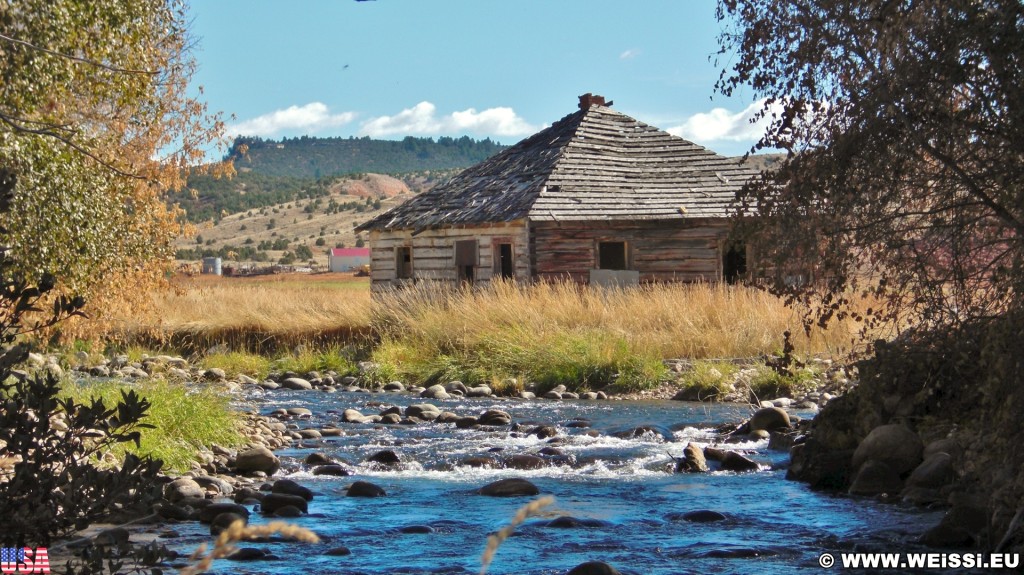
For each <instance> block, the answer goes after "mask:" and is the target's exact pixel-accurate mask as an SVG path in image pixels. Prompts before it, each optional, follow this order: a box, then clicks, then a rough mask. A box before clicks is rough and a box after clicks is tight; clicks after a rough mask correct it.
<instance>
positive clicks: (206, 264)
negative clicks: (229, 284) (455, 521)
mask: <svg viewBox="0 0 1024 575" xmlns="http://www.w3.org/2000/svg"><path fill="white" fill-rule="evenodd" d="M202 273H204V274H212V275H215V276H219V275H221V259H220V258H203V267H202Z"/></svg>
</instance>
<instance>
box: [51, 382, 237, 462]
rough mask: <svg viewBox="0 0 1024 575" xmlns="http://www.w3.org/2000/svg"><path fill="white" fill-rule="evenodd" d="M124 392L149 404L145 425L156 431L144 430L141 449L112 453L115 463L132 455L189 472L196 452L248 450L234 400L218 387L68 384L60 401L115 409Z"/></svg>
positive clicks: (125, 448) (125, 447) (131, 446)
mask: <svg viewBox="0 0 1024 575" xmlns="http://www.w3.org/2000/svg"><path fill="white" fill-rule="evenodd" d="M125 391H133V392H135V393H138V395H139V396H141V397H142V398H143V400H145V401H147V402H149V406H150V407H149V410H148V411H147V413H146V416H145V418H143V419H142V422H143V423H146V424H149V425H153V426H154V428H153V429H142V430H140V437H139V444H138V446H135V445H134V444H124V443H122V444H119V445H118V446H116V447H115V448H114V449H112V450H111V454H112V455H114V456H115V457H116V458H117V459H119V460H123V459H124V457H125V455H126V453H134V454H136V455H139V456H142V457H145V456H149V457H152V458H153V459H160V460H163V462H164V466H165V468H168V469H171V470H174V471H179V472H183V471H188V470H189V469H191V468H192V463H193V462H194V461H197V457H196V455H197V452H198V451H199V450H200V449H203V448H208V447H209V446H210V445H212V444H214V443H216V444H218V445H222V446H225V447H231V446H239V445H242V444H244V442H245V438H244V437H243V436H242V434H241V432H240V426H241V421H240V419H239V414H238V413H237V412H236V411H234V410H233V409H231V406H230V405H229V401H230V397H229V395H228V394H225V393H223V392H222V391H221V390H219V389H218V388H216V387H211V386H203V387H192V386H183V385H179V384H172V383H168V382H166V381H162V380H150V381H146V382H140V383H132V384H126V383H123V382H117V381H105V382H89V383H64V384H63V386H62V388H61V394H60V395H61V396H62V397H70V398H73V399H74V400H76V401H79V402H82V401H89V400H91V399H102V400H103V401H104V402H105V403H106V404H107V405H113V404H114V403H116V401H117V400H118V398H120V397H121V394H122V393H123V392H125Z"/></svg>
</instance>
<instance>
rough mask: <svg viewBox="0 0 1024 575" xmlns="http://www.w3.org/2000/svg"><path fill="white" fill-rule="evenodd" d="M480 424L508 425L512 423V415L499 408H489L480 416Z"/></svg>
mask: <svg viewBox="0 0 1024 575" xmlns="http://www.w3.org/2000/svg"><path fill="white" fill-rule="evenodd" d="M479 421H480V425H495V426H498V425H508V424H510V423H512V416H511V415H510V414H509V413H508V412H506V411H501V410H499V409H488V410H487V411H485V412H483V414H481V415H480V417H479Z"/></svg>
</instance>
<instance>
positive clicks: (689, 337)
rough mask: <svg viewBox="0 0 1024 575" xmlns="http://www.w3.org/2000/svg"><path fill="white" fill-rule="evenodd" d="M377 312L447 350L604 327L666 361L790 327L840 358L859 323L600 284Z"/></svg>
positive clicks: (405, 333)
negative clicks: (807, 319)
mask: <svg viewBox="0 0 1024 575" xmlns="http://www.w3.org/2000/svg"><path fill="white" fill-rule="evenodd" d="M373 316H374V326H375V328H377V330H378V331H379V332H381V334H382V335H384V336H391V337H396V338H402V339H410V338H412V339H422V340H430V341H435V342H439V343H440V345H441V346H442V347H443V346H444V345H445V344H446V343H447V344H452V345H458V344H460V343H466V342H468V341H474V340H479V339H481V338H486V337H490V336H493V334H495V333H499V332H503V331H508V330H516V331H524V332H526V333H528V334H532V335H533V336H534V337H537V338H539V339H543V338H545V336H547V335H550V334H552V333H558V334H561V333H566V332H569V333H584V332H594V331H599V332H603V333H607V334H611V335H615V336H621V337H622V338H623V339H625V340H626V341H628V342H629V345H630V346H631V347H633V348H635V349H644V350H648V351H651V352H652V353H655V354H656V355H659V356H660V357H663V358H669V357H679V358H731V357H742V358H745V357H753V356H756V355H760V354H764V353H769V352H772V351H774V350H776V349H779V348H781V345H782V334H783V332H785V331H787V330H788V331H790V332H791V333H792V334H793V339H794V343H795V344H796V345H797V349H798V351H799V352H801V353H805V354H842V353H845V352H847V351H848V350H849V348H850V345H851V342H852V341H853V337H854V335H855V333H856V329H857V326H856V325H855V324H853V323H852V322H835V323H834V324H833V325H832V326H831V327H830V328H829V329H828V330H821V329H814V330H812V332H811V334H810V336H807V335H805V334H804V331H803V328H802V324H801V313H800V311H799V310H794V309H791V308H788V307H786V306H785V305H783V303H782V301H781V300H780V299H779V298H777V297H775V296H772V295H770V294H768V293H766V292H763V291H760V290H756V289H752V288H745V287H733V286H727V285H722V284H690V285H682V284H671V285H651V286H645V287H640V288H637V289H626V290H600V289H588V288H580V287H579V286H577V285H575V284H568V283H556V284H536V285H521V284H515V283H508V282H495V283H494V284H493V285H491V286H489V287H487V288H485V289H481V290H466V289H464V290H455V291H453V290H429V289H425V288H424V289H416V290H405V291H398V292H391V293H388V294H385V295H384V296H382V297H379V298H377V300H376V301H375V302H374V312H373Z"/></svg>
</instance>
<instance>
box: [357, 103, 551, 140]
mask: <svg viewBox="0 0 1024 575" xmlns="http://www.w3.org/2000/svg"><path fill="white" fill-rule="evenodd" d="M539 129H540V128H539V127H537V126H533V125H531V124H530V123H528V122H527V121H526V120H524V119H522V118H520V117H519V116H517V115H516V112H515V110H513V109H512V108H506V107H497V108H488V109H486V110H483V111H479V112H478V111H477V110H476V109H475V108H468V109H466V110H463V111H461V112H452V113H451V114H449V115H447V116H441V117H438V115H437V106H435V105H434V104H432V103H430V102H420V103H419V104H416V105H415V106H413V107H412V108H406V109H405V110H402V111H401V112H399V113H397V114H395V115H394V116H380V117H377V118H372V119H370V120H367V121H366V122H363V125H362V127H361V128H360V134H361V135H366V136H371V137H374V138H380V137H385V136H394V135H414V134H416V135H440V134H467V133H472V134H477V135H487V136H525V135H528V134H532V133H534V132H536V131H537V130H539Z"/></svg>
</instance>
